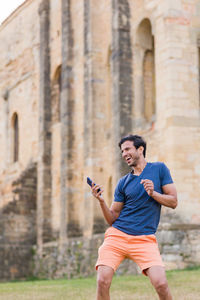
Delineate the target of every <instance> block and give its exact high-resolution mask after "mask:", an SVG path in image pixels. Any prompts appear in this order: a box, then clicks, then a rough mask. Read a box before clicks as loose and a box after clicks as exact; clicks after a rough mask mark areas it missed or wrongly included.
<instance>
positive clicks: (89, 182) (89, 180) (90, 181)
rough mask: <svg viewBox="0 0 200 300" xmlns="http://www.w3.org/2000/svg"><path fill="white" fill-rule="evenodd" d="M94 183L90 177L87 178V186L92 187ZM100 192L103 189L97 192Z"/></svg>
mask: <svg viewBox="0 0 200 300" xmlns="http://www.w3.org/2000/svg"><path fill="white" fill-rule="evenodd" d="M92 183H93V181H92V180H91V179H90V177H87V184H89V185H90V186H91V187H92ZM94 185H96V184H95V183H94ZM100 190H101V189H98V190H97V192H100Z"/></svg>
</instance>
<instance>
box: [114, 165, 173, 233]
mask: <svg viewBox="0 0 200 300" xmlns="http://www.w3.org/2000/svg"><path fill="white" fill-rule="evenodd" d="M142 179H150V180H152V181H153V183H154V190H155V191H156V192H158V193H161V194H162V193H163V192H162V186H164V185H166V184H170V183H173V180H172V177H171V175H170V171H169V169H168V168H167V167H166V165H165V164H164V163H162V162H155V163H147V164H146V166H145V168H144V170H143V171H142V173H141V174H140V175H139V176H137V175H134V174H132V173H129V174H127V175H125V176H124V177H122V178H121V179H120V180H119V182H118V184H117V187H116V189H115V194H114V201H116V202H124V206H123V208H122V210H121V212H120V215H119V217H118V218H117V219H116V220H115V222H114V223H113V224H112V226H113V227H115V228H117V229H119V230H121V231H123V232H125V233H128V234H132V235H143V234H144V235H148V234H154V233H155V232H156V230H157V227H158V223H159V221H160V211H161V205H160V204H159V203H158V202H157V201H155V200H154V199H153V198H151V197H150V196H149V195H148V193H147V192H146V191H145V189H144V186H143V184H141V183H140V182H141V180H142Z"/></svg>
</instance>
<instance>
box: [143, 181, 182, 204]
mask: <svg viewBox="0 0 200 300" xmlns="http://www.w3.org/2000/svg"><path fill="white" fill-rule="evenodd" d="M141 183H142V184H143V185H144V188H145V190H146V192H147V193H148V194H149V196H151V197H152V198H153V199H154V200H156V201H157V202H158V203H160V204H161V205H164V206H167V207H171V208H176V206H177V204H178V200H177V192H176V187H175V185H174V184H173V183H170V184H166V185H164V186H162V190H163V194H160V193H158V192H156V191H154V184H153V182H152V181H151V180H148V179H143V180H142V181H141Z"/></svg>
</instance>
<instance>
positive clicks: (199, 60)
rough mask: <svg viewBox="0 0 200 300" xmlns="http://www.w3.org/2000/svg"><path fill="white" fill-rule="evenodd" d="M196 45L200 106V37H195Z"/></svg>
mask: <svg viewBox="0 0 200 300" xmlns="http://www.w3.org/2000/svg"><path fill="white" fill-rule="evenodd" d="M197 47H198V70H199V106H200V37H199V38H198V39H197Z"/></svg>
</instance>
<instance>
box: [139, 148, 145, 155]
mask: <svg viewBox="0 0 200 300" xmlns="http://www.w3.org/2000/svg"><path fill="white" fill-rule="evenodd" d="M138 150H139V153H140V154H142V155H143V151H144V147H143V146H140V147H139V148H138Z"/></svg>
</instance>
